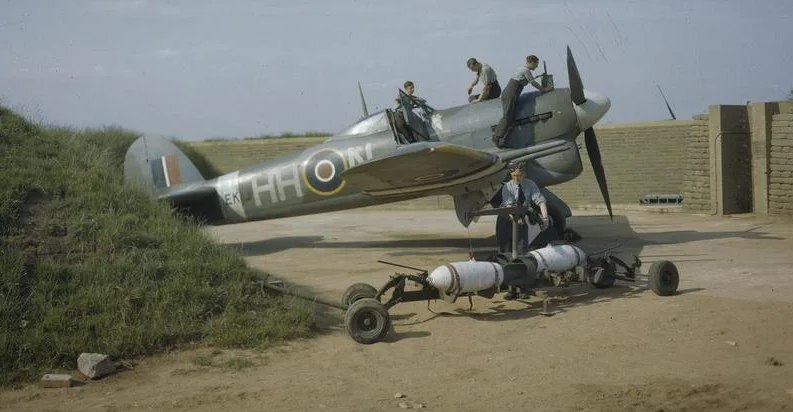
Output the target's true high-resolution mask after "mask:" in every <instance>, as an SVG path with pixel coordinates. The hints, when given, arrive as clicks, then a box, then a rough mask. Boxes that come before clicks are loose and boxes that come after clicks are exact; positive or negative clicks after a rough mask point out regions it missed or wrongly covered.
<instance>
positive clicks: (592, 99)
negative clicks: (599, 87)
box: [573, 89, 611, 131]
mask: <svg viewBox="0 0 793 412" xmlns="http://www.w3.org/2000/svg"><path fill="white" fill-rule="evenodd" d="M584 98H586V101H585V102H583V103H581V104H579V105H573V107H574V108H575V113H576V116H577V117H578V126H579V127H580V128H581V130H582V131H583V130H586V129H589V128H590V127H592V126H594V125H595V123H597V122H598V121H599V120H600V119H602V118H603V116H605V115H606V112H608V111H609V109H610V108H611V99H609V98H608V96H606V95H604V94H600V93H598V92H593V91H591V90H586V89H584Z"/></svg>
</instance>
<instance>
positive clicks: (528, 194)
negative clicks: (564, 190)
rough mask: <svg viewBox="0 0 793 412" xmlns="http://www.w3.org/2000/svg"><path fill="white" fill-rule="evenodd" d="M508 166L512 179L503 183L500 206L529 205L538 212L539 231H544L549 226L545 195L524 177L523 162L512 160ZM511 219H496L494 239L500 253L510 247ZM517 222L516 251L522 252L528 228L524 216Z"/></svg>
mask: <svg viewBox="0 0 793 412" xmlns="http://www.w3.org/2000/svg"><path fill="white" fill-rule="evenodd" d="M508 167H509V171H510V176H511V177H512V179H511V180H510V181H508V182H506V183H504V185H503V186H502V188H501V199H502V200H501V207H511V206H517V205H519V204H522V205H524V206H530V207H531V208H532V209H534V211H535V212H539V213H538V214H539V219H540V221H539V222H538V223H539V226H540V233H542V232H544V231H545V230H547V229H548V228H549V227H550V226H551V219H550V217H549V215H548V207H547V205H546V200H545V196H543V194H542V191H541V190H540V188H539V187H538V186H537V184H536V183H534V181H533V180H531V179H528V178H526V177H525V176H526V166H525V164H523V163H514V162H513V163H510V164H509V166H508ZM512 219H513V217H512V215H509V216H499V217H498V218H497V220H496V240H497V242H498V246H499V251H500V252H502V253H504V252H507V251H511V249H512ZM518 223H519V225H518V251H519V253H524V252H526V251H527V249H528V247H529V243H530V242H529V240H528V236H529V228H528V225H527V222H526V220H525V217H520V218H519V221H518ZM538 236H539V234H538Z"/></svg>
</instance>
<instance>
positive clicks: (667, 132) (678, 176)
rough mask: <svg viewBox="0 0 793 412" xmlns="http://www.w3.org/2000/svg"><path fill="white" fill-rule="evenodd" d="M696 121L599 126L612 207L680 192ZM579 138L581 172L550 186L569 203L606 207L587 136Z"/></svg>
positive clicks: (597, 128) (598, 136) (598, 134)
mask: <svg viewBox="0 0 793 412" xmlns="http://www.w3.org/2000/svg"><path fill="white" fill-rule="evenodd" d="M694 124H695V123H694V122H693V121H691V120H668V121H657V122H644V123H630V124H619V125H604V126H600V127H595V134H596V135H597V138H598V143H599V146H600V154H601V158H602V159H603V168H604V170H605V172H606V180H607V182H608V187H609V194H610V197H611V203H612V205H638V204H639V200H640V199H641V198H643V197H644V196H645V195H650V194H682V193H683V180H684V179H683V173H682V171H683V170H684V169H685V168H686V166H687V163H686V162H687V156H688V142H689V139H690V136H691V129H692V126H693V125H694ZM579 142H580V143H581V144H582V147H581V150H580V153H581V161H582V162H583V164H584V171H583V172H582V173H581V176H579V177H578V178H577V179H575V180H573V181H570V182H567V183H563V184H561V185H556V186H552V187H551V188H550V189H551V191H553V192H554V193H556V194H557V195H559V197H561V198H562V199H564V200H565V201H566V202H567V203H568V204H569V205H570V206H571V207H585V206H589V205H595V206H600V205H603V197H602V195H601V194H600V189H599V188H598V185H597V181H596V180H595V175H594V173H592V166H591V165H590V163H589V156H588V155H587V151H586V146H585V145H584V142H583V136H581V137H579ZM683 202H684V203H685V199H684V201H683Z"/></svg>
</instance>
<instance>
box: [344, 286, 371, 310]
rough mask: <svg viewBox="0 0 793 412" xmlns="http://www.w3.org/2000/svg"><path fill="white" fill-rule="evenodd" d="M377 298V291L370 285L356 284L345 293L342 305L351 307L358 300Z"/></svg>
mask: <svg viewBox="0 0 793 412" xmlns="http://www.w3.org/2000/svg"><path fill="white" fill-rule="evenodd" d="M376 296H377V289H375V287H374V286H372V285H370V284H368V283H354V284H352V285H350V287H348V288H347V290H345V291H344V294H343V295H342V296H341V303H342V304H343V305H345V306H350V305H352V304H353V303H355V302H356V301H358V300H361V299H364V298H374V297H376Z"/></svg>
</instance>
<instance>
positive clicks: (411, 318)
mask: <svg viewBox="0 0 793 412" xmlns="http://www.w3.org/2000/svg"><path fill="white" fill-rule="evenodd" d="M570 227H572V228H574V229H575V230H576V231H577V232H578V233H579V234H580V235H581V236H582V238H583V239H582V240H581V241H580V242H579V243H578V245H579V246H581V247H582V248H584V249H585V250H586V251H588V252H590V253H591V252H593V251H599V250H602V249H605V248H609V247H612V246H617V245H619V246H618V247H617V248H616V249H615V250H614V253H615V255H617V256H619V257H621V258H623V260H625V261H626V262H627V263H628V264H630V263H631V259H630V257H631V255H637V256H641V255H642V251H643V250H644V248H645V247H646V246H648V245H649V246H652V245H674V244H685V243H690V242H698V241H707V240H715V239H727V238H740V239H746V240H761V239H762V240H768V239H771V240H784V238H781V237H776V236H771V235H769V234H768V233H766V232H763V231H762V230H761V229H757V228H753V229H749V230H745V231H721V232H702V231H696V230H673V231H656V232H645V233H636V232H635V231H634V230H633V228H632V227H631V225H630V223H629V222H628V220H627V219H626V218H625V217H623V216H615V218H614V222H611V221H609V220H608V218H607V217H603V216H582V217H576V218H574V219H571V222H570ZM495 243H496V242H495V238H494V236H488V237H472V238H471V239H469V238H467V237H451V238H450V237H446V238H436V239H426V238H424V239H382V240H378V239H373V240H371V241H325V240H324V237H323V236H319V235H315V236H290V237H280V238H271V239H263V240H260V241H254V242H250V243H244V244H242V243H240V244H230V245H228V246H229V247H232V248H236V249H240V250H241V251H242V253H243V254H245V255H248V256H258V255H266V254H272V253H278V252H280V251H283V250H287V249H293V248H306V249H339V250H344V249H354V248H361V249H367V248H378V249H386V250H384V251H383V254H384V255H391V256H403V257H404V256H422V255H436V254H440V253H444V252H449V253H455V252H459V253H460V256H461V259H460V260H463V259H467V256H468V251H469V249H470V248H472V247H473V248H478V249H482V248H493V247H494V245H495ZM388 249H391V250H388ZM438 249H442V250H438ZM681 257H682V259H681ZM651 258H655V259H657V260H661V259H663V260H671V261H673V262H679V261H693V260H714V259H716V257H713V256H708V255H703V254H686V255H681V254H677V255H676V256H662V255H653V256H649V255H645V256H642V260H643V261H644V262H643V263H644V265H643V266H642V268H641V270H640V273H642V274H646V273H647V271H648V269H649V262H650V261H651V260H653V259H651ZM400 263H403V264H407V265H417V266H421V265H420V264H418V263H416V262H410V261H409V260H408V261H401V262H400ZM386 280H387V278H386V277H385V276H384V278H383V282H385V281H386ZM373 286H375V287H380V286H381V285H380V284H375V285H373ZM297 287H299V289H300V290H301V291H302V292H303V293H304V294H305V293H308V294H310V293H312V288H311V287H310V286H307V285H299V286H297ZM648 289H649V287H648V286H647V283H646V278H645V277H644V276H640V277H639V278H638V279H637V281H636V282H634V283H629V282H623V281H618V283H617V285H615V286H614V287H612V288H609V289H595V288H592V287H590V286H585V285H575V286H573V287H571V288H569V289H566V290H565V289H559V288H550V289H549V291H551V293H552V294H556V293H557V292H562V294H563V295H564V297H563V298H553V299H552V300H551V301H550V304H549V307H548V309H549V311H550V312H551V313H553V314H559V313H563V312H565V311H568V310H573V309H576V308H581V307H585V306H588V305H592V304H596V305H597V304H603V303H605V302H608V301H611V300H614V299H632V298H636V297H638V296H640V295H645V294H650V295H651V296H652V297H653V298H658V299H664V297H661V296H656V295H654V294H653V293H652V292H651V291H649V290H648ZM700 290H703V289H702V288H689V289H683V290H680V291H678V294H686V293H692V292H697V291H700ZM564 292H567V293H564ZM389 297H390V292H389V293H388V294H386V296H385V297H384V299H385V300H387V299H388V298H389ZM339 298H340V296H339ZM473 302H474V308H473V310H471V311H469V310H467V309H468V299H467V298H466V297H463V298H460V299H458V301H457V302H455V303H454V304H452V305H449V304H446V303H443V302H440V304H439V303H438V301H436V302H435V303H432V302H431V303H432V304H430V305H429V307H427V308H425V309H423V310H422V309H419V306H414V307H410V308H409V311H413V312H416V313H410V314H402V313H396V314H393V315H392V316H393V319H392V320H393V325H394V330H393V331H392V333H391V334H390V335H389V338H388V339H386V341H385V342H397V341H399V340H403V339H414V338H422V337H426V336H430V333H429V332H427V331H416V330H413V328H414V327H416V326H418V325H421V324H423V323H427V322H432V321H433V320H435V319H437V318H439V317H467V318H470V319H471V320H478V321H487V322H494V321H495V322H498V321H511V320H517V319H526V318H533V317H537V316H543V315H542V313H541V312H542V311H543V304H542V301H541V300H539V299H537V298H534V299H532V300H530V301H517V302H506V301H504V300H503V298H502V295H496V296H495V297H494V298H493V299H492V300H489V299H485V298H481V297H474V298H473ZM403 305H426V302H412V303H405V304H399V305H398V306H402V307H404V306H403ZM314 306H315V323H316V326H317V332H318V333H319V334H325V333H333V332H337V331H342V332H344V311H343V310H340V309H338V308H333V307H329V306H326V305H322V304H316V305H314ZM414 308H415V309H414ZM424 311H426V313H427V314H429V316H426V315H421V314H418V315H417V313H419V312H424ZM433 312H435V313H433ZM406 328H407V330H405V329H406Z"/></svg>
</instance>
